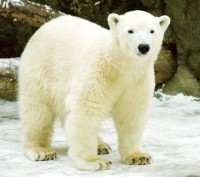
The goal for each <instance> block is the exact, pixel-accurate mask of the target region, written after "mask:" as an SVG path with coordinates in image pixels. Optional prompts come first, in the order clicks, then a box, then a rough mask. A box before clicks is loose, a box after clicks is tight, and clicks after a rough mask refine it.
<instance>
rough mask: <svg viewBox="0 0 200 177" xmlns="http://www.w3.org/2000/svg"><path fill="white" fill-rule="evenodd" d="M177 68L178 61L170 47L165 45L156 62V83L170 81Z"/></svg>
mask: <svg viewBox="0 0 200 177" xmlns="http://www.w3.org/2000/svg"><path fill="white" fill-rule="evenodd" d="M176 69H177V61H176V57H175V56H174V54H173V53H172V52H171V50H169V48H168V47H166V46H163V47H162V49H161V51H160V54H159V56H158V60H157V61H156V63H155V76H156V85H160V84H163V83H165V82H167V81H169V80H170V79H171V78H172V77H173V76H174V74H175V73H176Z"/></svg>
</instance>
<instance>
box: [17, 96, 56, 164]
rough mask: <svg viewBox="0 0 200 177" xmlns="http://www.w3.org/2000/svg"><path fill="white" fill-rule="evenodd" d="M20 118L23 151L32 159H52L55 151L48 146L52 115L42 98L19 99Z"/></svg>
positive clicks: (51, 129)
mask: <svg viewBox="0 0 200 177" xmlns="http://www.w3.org/2000/svg"><path fill="white" fill-rule="evenodd" d="M30 101H31V102H30ZM20 118H21V121H22V126H23V131H24V153H25V155H26V156H27V157H28V158H29V159H30V160H33V161H40V160H52V159H55V158H56V153H55V151H54V150H52V149H51V147H50V143H51V142H50V141H51V135H52V131H53V123H54V119H55V117H54V115H53V113H52V110H51V108H50V107H48V106H47V105H46V104H45V103H43V102H42V100H40V101H39V100H37V101H36V100H34V101H33V100H31V99H30V98H29V100H28V102H27V101H20Z"/></svg>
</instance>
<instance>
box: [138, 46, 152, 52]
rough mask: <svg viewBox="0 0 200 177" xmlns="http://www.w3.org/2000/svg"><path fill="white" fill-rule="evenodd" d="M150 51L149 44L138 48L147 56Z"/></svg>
mask: <svg viewBox="0 0 200 177" xmlns="http://www.w3.org/2000/svg"><path fill="white" fill-rule="evenodd" d="M149 49H150V46H149V45H148V44H140V45H139V46H138V50H139V51H140V52H141V53H142V54H146V53H147V52H148V51H149Z"/></svg>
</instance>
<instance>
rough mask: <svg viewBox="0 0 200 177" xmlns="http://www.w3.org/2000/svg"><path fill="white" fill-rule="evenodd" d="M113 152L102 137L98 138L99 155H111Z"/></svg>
mask: <svg viewBox="0 0 200 177" xmlns="http://www.w3.org/2000/svg"><path fill="white" fill-rule="evenodd" d="M111 152H112V150H111V148H110V146H109V145H108V144H107V143H105V142H104V141H103V140H102V139H101V138H100V137H98V149H97V154H98V155H104V154H110V153H111Z"/></svg>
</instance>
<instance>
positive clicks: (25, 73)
mask: <svg viewBox="0 0 200 177" xmlns="http://www.w3.org/2000/svg"><path fill="white" fill-rule="evenodd" d="M169 22H170V20H169V18H168V17H167V16H162V17H159V18H158V17H154V16H152V15H150V14H148V13H146V12H142V11H132V12H128V13H126V14H124V15H121V16H119V15H117V14H111V15H109V17H108V23H109V26H110V30H106V29H104V28H102V27H100V26H98V25H96V24H94V23H91V22H89V21H87V20H83V19H80V18H77V17H72V16H63V17H59V18H57V19H54V20H52V21H50V22H48V23H46V24H45V25H43V26H42V27H41V28H40V29H39V30H38V31H37V32H36V33H35V34H34V35H33V37H32V38H31V39H30V41H29V42H28V44H27V46H26V48H25V50H24V52H23V54H22V59H21V66H20V74H19V103H20V117H21V121H22V125H23V130H24V147H25V154H26V156H27V157H28V158H30V159H31V160H49V159H54V158H55V153H54V151H53V150H52V149H51V148H50V138H51V134H52V128H53V123H54V120H55V118H56V117H60V118H61V120H63V121H64V124H65V129H66V132H67V135H68V138H69V143H70V149H69V156H70V157H71V158H72V159H73V161H74V162H75V164H76V166H77V167H78V168H79V169H81V170H93V171H95V170H104V169H107V168H109V166H110V164H111V163H110V162H109V161H108V160H105V159H101V158H99V157H98V156H97V147H98V144H99V145H102V144H104V143H103V142H102V140H101V139H100V138H98V136H97V134H98V130H99V125H100V122H101V120H102V119H103V118H104V117H106V116H112V118H113V120H114V122H115V125H116V129H117V131H118V135H119V151H120V153H121V156H122V161H123V162H124V163H127V164H130V163H131V162H132V161H133V159H135V158H136V159H139V158H140V157H143V156H142V155H144V156H145V158H146V156H147V155H146V154H145V153H143V150H142V134H143V131H144V128H145V125H146V121H147V119H148V117H149V113H150V109H151V99H152V95H153V91H154V70H153V66H154V62H155V60H156V58H157V55H158V53H159V50H160V48H161V44H162V39H163V35H164V32H165V30H166V28H167V26H168V25H169ZM129 29H132V30H134V33H132V34H129V33H128V30H129ZM151 29H153V30H155V33H154V34H151V33H150V30H151ZM141 43H145V44H149V46H150V51H149V52H148V53H147V54H146V55H141V54H140V53H139V51H138V45H139V44H141ZM98 140H99V142H98ZM105 145H106V144H105ZM102 147H103V146H102ZM106 147H107V145H106ZM138 163H139V162H138ZM133 164H134V163H133ZM136 164H137V163H136ZM143 164H146V162H144V163H143Z"/></svg>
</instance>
